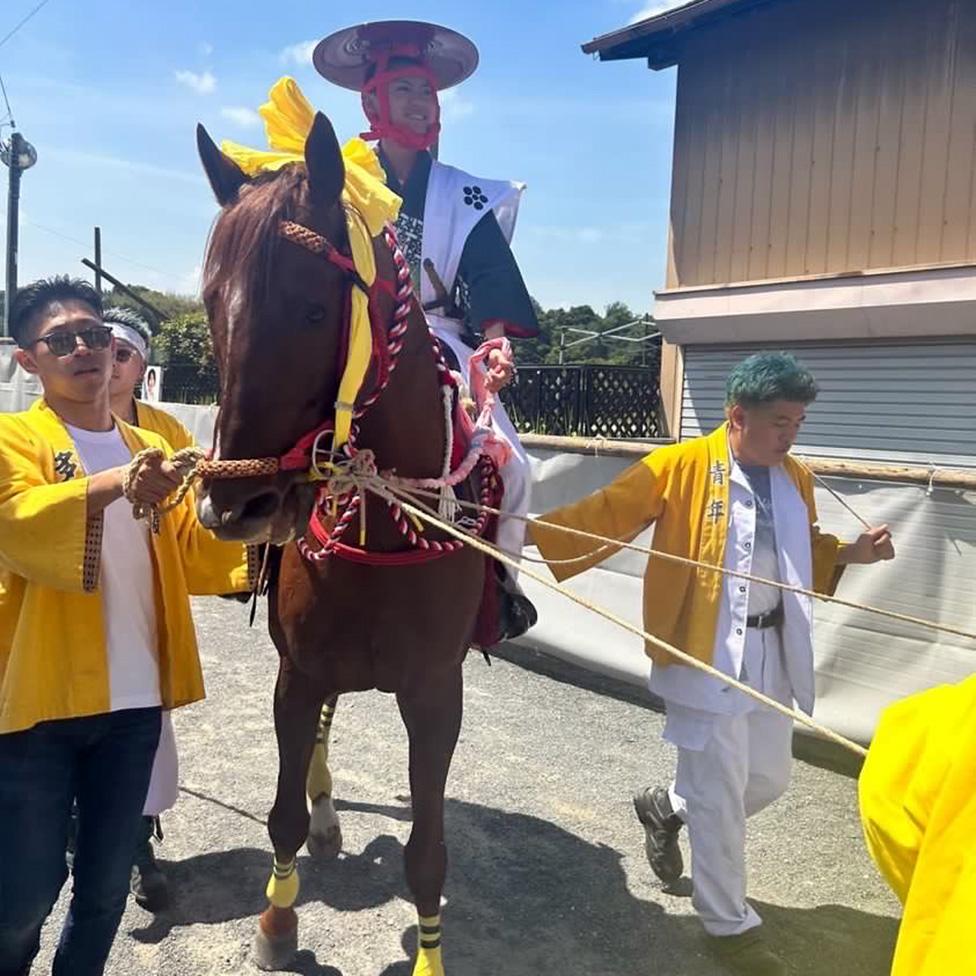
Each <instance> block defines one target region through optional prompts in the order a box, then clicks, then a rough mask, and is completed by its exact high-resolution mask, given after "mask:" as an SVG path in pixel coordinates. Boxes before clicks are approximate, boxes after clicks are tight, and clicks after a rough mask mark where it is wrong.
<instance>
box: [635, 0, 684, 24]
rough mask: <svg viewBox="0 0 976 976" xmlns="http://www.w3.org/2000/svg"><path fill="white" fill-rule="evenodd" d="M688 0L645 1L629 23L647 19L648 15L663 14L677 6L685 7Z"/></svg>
mask: <svg viewBox="0 0 976 976" xmlns="http://www.w3.org/2000/svg"><path fill="white" fill-rule="evenodd" d="M687 2H688V0H655V2H653V3H645V4H644V6H643V7H641V9H640V10H638V11H637V13H636V14H634V16H633V17H631V18H630V20H629V21H628V23H630V24H636V23H638V22H639V21H642V20H647V18H648V17H654V16H656V15H657V14H663V13H665V12H667V11H668V10H674V8H675V7H683V6H684V5H685V4H686V3H687Z"/></svg>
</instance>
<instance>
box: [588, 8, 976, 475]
mask: <svg viewBox="0 0 976 976" xmlns="http://www.w3.org/2000/svg"><path fill="white" fill-rule="evenodd" d="M583 49H584V51H586V52H588V53H596V54H598V55H599V57H600V58H601V59H602V60H620V59H629V58H641V59H646V61H647V63H648V65H649V66H650V67H651V68H652V69H654V70H661V69H667V68H671V67H673V66H677V70H678V85H677V107H676V121H675V142H674V165H673V178H672V191H671V207H670V231H669V237H668V243H667V247H668V265H667V281H666V282H665V284H664V287H663V288H661V289H660V290H659V291H657V292H656V301H655V311H654V314H655V318H656V319H657V322H658V325H659V327H660V329H661V331H662V333H663V335H664V337H665V339H666V340H667V347H666V355H665V357H664V367H663V368H662V394H663V397H664V402H665V409H666V414H667V419H668V424H669V432H670V433H671V434H672V436H681V437H688V436H694V435H696V434H698V433H700V432H701V431H703V430H707V429H710V428H711V427H713V426H714V425H715V424H716V423H717V422H718V421H719V420H720V419H721V415H722V399H723V381H724V377H725V375H726V373H727V372H728V368H729V366H730V365H731V364H732V363H733V362H735V361H736V360H737V359H739V358H741V357H742V356H743V355H744V354H746V353H748V352H750V351H753V350H756V349H761V348H777V349H790V350H791V351H795V352H796V353H797V355H798V356H800V358H801V359H802V360H803V361H805V362H806V363H807V364H808V365H809V366H810V367H811V368H812V369H813V371H814V373H815V374H816V376H817V378H818V380H819V381H820V384H821V387H822V390H823V394H822V396H821V398H820V400H818V403H817V405H816V408H815V409H814V410H812V411H811V415H810V421H809V423H808V425H807V427H806V429H805V430H804V433H803V435H802V438H801V442H800V447H801V448H802V450H803V453H806V454H822V455H830V456H834V457H844V456H848V457H859V458H864V459H875V460H891V461H912V462H915V463H917V462H919V461H925V462H932V463H934V464H941V465H966V466H970V465H972V466H976V2H974V0H692V2H689V3H686V4H684V5H683V6H680V7H677V8H675V9H672V10H671V11H669V12H667V13H663V14H659V15H657V16H654V17H651V18H649V19H647V20H645V21H642V22H640V23H637V24H634V25H631V26H629V27H626V28H623V29H621V30H619V31H616V32H614V33H612V34H608V35H605V36H603V37H599V38H596V39H595V40H593V41H591V42H590V43H588V44H586V45H584V48H583Z"/></svg>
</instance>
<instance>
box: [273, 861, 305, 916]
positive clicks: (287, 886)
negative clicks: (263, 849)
mask: <svg viewBox="0 0 976 976" xmlns="http://www.w3.org/2000/svg"><path fill="white" fill-rule="evenodd" d="M265 894H266V895H267V896H268V901H269V902H271V904H272V905H274V907H275V908H291V906H292V905H294V904H295V901H296V900H297V899H298V867H297V865H296V864H295V859H294V858H292V859H291V860H290V861H288V862H286V863H285V864H282V863H281V862H280V861H279V860H278V859H277V858H275V862H274V870H273V871H272V872H271V879H270V880H269V881H268V887H267V888H266V889H265Z"/></svg>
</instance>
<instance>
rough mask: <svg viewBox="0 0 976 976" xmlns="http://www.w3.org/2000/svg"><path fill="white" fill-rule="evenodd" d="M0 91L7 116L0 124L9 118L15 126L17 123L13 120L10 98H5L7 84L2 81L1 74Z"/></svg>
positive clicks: (1, 76)
mask: <svg viewBox="0 0 976 976" xmlns="http://www.w3.org/2000/svg"><path fill="white" fill-rule="evenodd" d="M0 92H3V101H4V104H5V105H6V106H7V118H6V119H4V120H3V122H2V123H0V125H4V124H6V122H7V120H8V119H9V121H10V124H11V125H12V126H14V128H16V127H17V123H16V122H14V110H13V109H12V108H11V107H10V99H9V98H7V86H6V85H5V84H4V83H3V75H0Z"/></svg>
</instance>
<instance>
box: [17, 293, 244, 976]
mask: <svg viewBox="0 0 976 976" xmlns="http://www.w3.org/2000/svg"><path fill="white" fill-rule="evenodd" d="M11 313H12V314H11V322H12V331H13V335H14V339H15V340H16V341H17V344H18V345H19V347H20V348H19V350H18V352H17V358H18V361H19V362H20V364H21V366H22V367H23V368H25V369H26V370H28V371H29V372H31V373H34V374H36V375H37V376H38V377H39V378H40V381H41V384H42V386H43V389H44V396H43V398H42V399H41V400H39V401H38V402H37V403H36V404H35V405H34V406H33V407H32V408H31V409H30V410H27V411H25V412H23V413H18V414H3V415H0V974H4V976H6V974H11V973H17V974H21V973H26V972H27V971H28V970H29V968H30V964H31V960H32V959H33V958H34V956H35V955H36V953H37V951H38V947H39V935H40V930H41V926H42V924H43V922H44V919H45V918H46V916H47V915H48V913H49V912H50V910H51V907H52V906H53V905H54V903H55V901H56V900H57V898H58V894H59V892H60V889H61V887H62V885H63V883H64V880H65V877H66V867H65V857H64V846H65V838H66V836H67V831H68V822H69V818H70V814H71V808H72V804H73V803H77V807H78V813H79V831H78V838H77V847H76V852H75V858H74V868H73V870H74V892H73V897H72V901H71V905H70V907H69V910H68V915H67V918H66V920H65V926H64V930H63V932H62V936H61V941H60V944H59V946H58V950H57V954H56V956H55V961H54V967H53V972H54V974H55V976H69V974H70V976H97V974H100V973H102V972H103V970H104V966H105V960H106V958H107V956H108V953H109V949H110V948H111V945H112V941H113V939H114V937H115V932H116V930H117V928H118V924H119V920H120V919H121V916H122V911H123V909H124V906H125V900H126V896H127V894H128V890H129V872H130V867H131V864H132V853H133V849H134V846H135V841H136V836H137V833H138V828H139V821H140V815H141V813H142V808H143V803H144V801H145V799H146V791H147V787H148V784H149V777H150V769H151V766H152V762H153V755H154V753H155V751H156V746H157V742H158V739H159V730H160V713H161V710H162V709H171V708H175V707H177V706H180V705H185V704H188V703H190V702H193V701H197V700H198V699H200V698H202V697H203V680H202V676H201V672H200V662H199V658H198V655H197V646H196V639H195V636H194V630H193V621H192V618H191V616H190V604H189V598H188V595H189V594H190V593H228V592H233V591H238V590H246V589H247V588H248V587H249V585H250V583H251V569H252V565H253V563H252V559H251V554H250V553H249V552H247V551H246V550H245V548H244V547H243V546H241V545H231V544H227V543H221V542H218V541H217V540H216V538H215V537H214V536H213V535H211V534H210V533H209V532H207V531H206V530H204V529H203V528H202V526H201V525H200V524H199V522H198V521H197V520H196V515H195V513H194V511H193V508H192V503H191V501H190V500H189V499H185V500H184V502H183V503H182V504H181V505H180V506H179V507H178V508H176V509H175V510H174V511H173V512H171V513H169V514H167V515H166V516H164V517H163V519H162V525H161V529H160V532H159V534H158V535H155V536H153V535H151V534H150V532H149V530H148V528H147V526H146V524H145V522H141V521H136V520H135V519H134V518H133V517H132V509H131V506H130V504H129V502H128V501H126V500H125V499H124V498H123V481H124V474H125V471H126V469H127V467H128V466H129V463H130V461H131V459H132V456H133V455H134V454H135V453H137V452H139V451H141V450H143V449H144V448H150V447H151V448H159V449H161V450H162V451H163V452H164V453H166V454H168V453H169V446H168V445H167V444H166V442H165V441H164V440H163V439H162V438H160V437H159V436H158V435H155V434H152V433H150V432H149V431H145V430H141V429H138V428H135V427H132V426H130V425H128V424H126V423H125V422H124V421H122V420H120V419H119V418H117V417H114V416H113V415H112V413H111V410H110V407H109V380H110V377H111V371H112V356H113V347H114V339H113V337H112V332H111V329H109V328H108V326H106V325H105V324H104V323H103V321H102V308H101V300H100V298H99V296H98V294H97V293H96V292H95V291H94V289H92V288H91V286H89V285H87V284H86V283H85V282H81V281H73V280H70V279H68V278H66V277H62V278H53V279H49V280H46V281H39V282H35V283H34V284H32V285H29V286H28V287H26V288H24V289H23V290H21V291H20V292H18V294H17V297H16V299H15V300H14V302H13V305H12V309H11ZM178 483H179V476H178V474H177V472H176V471H175V469H174V468H173V466H172V465H171V464H170V463H169V462H168V461H166V460H164V459H162V458H156V459H155V460H151V461H149V462H148V463H147V464H145V465H144V466H143V467H142V469H141V470H140V472H139V474H138V475H137V476H136V477H135V478H134V480H133V483H132V485H131V486H130V492H131V495H132V497H134V498H135V499H136V500H137V501H139V502H141V503H155V502H159V501H161V500H162V499H163V498H165V497H166V496H167V495H168V494H169V493H170V492H171V491H172V490H173V488H174V487H175V486H176V485H177V484H178Z"/></svg>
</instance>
